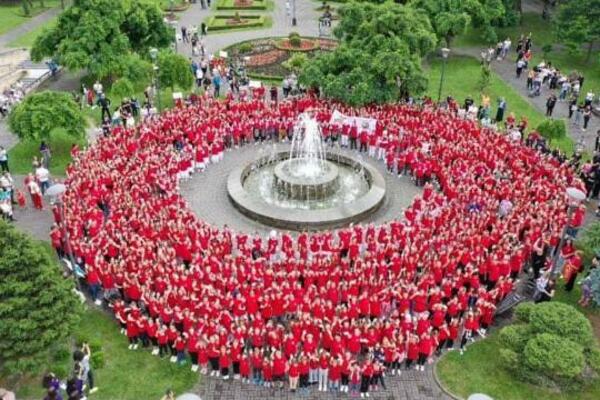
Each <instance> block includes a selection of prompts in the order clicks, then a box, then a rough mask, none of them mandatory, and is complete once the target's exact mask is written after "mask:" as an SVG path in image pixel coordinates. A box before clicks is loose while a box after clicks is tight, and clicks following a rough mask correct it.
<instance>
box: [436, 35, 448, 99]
mask: <svg viewBox="0 0 600 400" xmlns="http://www.w3.org/2000/svg"><path fill="white" fill-rule="evenodd" d="M441 52H442V74H441V75H440V88H439V89H438V103H439V102H440V101H441V100H442V87H443V85H444V74H445V73H446V61H447V60H448V56H449V55H450V49H449V48H447V47H444V48H442V49H441Z"/></svg>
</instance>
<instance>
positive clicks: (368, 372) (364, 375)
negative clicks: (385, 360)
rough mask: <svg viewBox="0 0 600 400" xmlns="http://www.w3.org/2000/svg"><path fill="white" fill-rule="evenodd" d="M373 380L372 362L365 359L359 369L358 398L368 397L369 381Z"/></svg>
mask: <svg viewBox="0 0 600 400" xmlns="http://www.w3.org/2000/svg"><path fill="white" fill-rule="evenodd" d="M372 378H373V361H372V360H370V359H367V361H365V363H364V364H363V367H362V369H361V380H360V397H369V389H370V388H371V379H372Z"/></svg>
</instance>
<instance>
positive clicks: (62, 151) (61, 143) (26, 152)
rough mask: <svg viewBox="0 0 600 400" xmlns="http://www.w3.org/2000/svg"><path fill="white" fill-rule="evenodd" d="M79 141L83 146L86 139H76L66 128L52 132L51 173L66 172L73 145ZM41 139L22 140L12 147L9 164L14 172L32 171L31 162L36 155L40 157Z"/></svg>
mask: <svg viewBox="0 0 600 400" xmlns="http://www.w3.org/2000/svg"><path fill="white" fill-rule="evenodd" d="M75 142H77V143H79V147H80V148H82V147H83V146H84V145H85V143H86V141H85V139H84V138H81V139H74V138H73V137H71V136H69V135H68V134H67V133H66V132H65V131H64V130H61V129H56V130H55V131H53V132H52V134H51V139H50V149H51V151H52V160H51V161H50V173H51V174H52V175H55V176H62V175H64V174H65V168H66V166H67V165H68V164H69V162H71V154H70V151H71V145H72V144H73V143H75ZM39 147H40V142H39V141H28V140H27V141H21V142H19V143H18V144H17V145H16V146H15V147H13V148H12V149H10V151H9V152H8V155H9V159H8V162H9V166H10V170H11V172H12V173H14V174H27V173H29V172H32V166H31V162H32V160H33V157H34V156H37V157H38V158H40V152H39Z"/></svg>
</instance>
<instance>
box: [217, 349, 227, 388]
mask: <svg viewBox="0 0 600 400" xmlns="http://www.w3.org/2000/svg"><path fill="white" fill-rule="evenodd" d="M219 370H220V371H221V377H222V378H223V380H225V381H226V380H227V379H229V355H228V354H227V348H226V347H225V346H221V353H220V355H219Z"/></svg>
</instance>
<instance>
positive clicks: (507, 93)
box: [425, 57, 573, 154]
mask: <svg viewBox="0 0 600 400" xmlns="http://www.w3.org/2000/svg"><path fill="white" fill-rule="evenodd" d="M441 64H442V62H441V60H440V59H434V60H431V62H430V63H429V64H428V65H426V66H425V70H426V74H427V77H428V79H429V87H428V89H427V92H426V94H427V95H428V96H431V97H432V98H433V99H434V100H437V97H438V89H439V82H440V74H441ZM480 74H481V66H480V63H479V61H478V60H476V59H474V58H472V57H450V58H449V59H448V64H447V65H446V72H445V78H444V86H443V88H442V99H444V98H445V97H446V96H450V95H451V96H452V97H454V98H455V99H456V100H457V101H458V102H459V103H460V104H462V103H463V101H464V99H465V98H466V97H467V96H472V98H473V99H474V100H475V101H476V102H480V101H481V95H480V92H479V89H478V87H477V82H478V80H479V76H480ZM488 93H489V96H490V99H491V104H492V115H496V104H497V100H498V99H499V98H500V97H504V98H505V99H506V102H507V105H508V107H507V111H506V114H505V117H506V116H507V115H508V114H509V113H510V112H514V113H515V116H516V118H517V120H518V119H519V118H520V117H521V116H525V117H527V119H528V120H529V126H530V127H536V126H538V125H539V124H540V123H541V122H542V121H543V120H544V115H543V114H542V113H541V112H539V111H538V110H537V109H536V108H535V106H533V105H532V104H531V103H529V101H527V99H526V98H524V97H523V96H521V94H519V93H518V92H517V91H516V90H515V89H514V88H512V87H511V86H510V85H509V84H507V83H506V82H504V81H503V80H502V78H500V77H499V76H498V75H497V74H496V73H494V72H492V77H491V82H490V87H489V89H488ZM553 144H554V145H556V146H558V147H559V148H561V149H562V150H564V151H567V152H568V153H569V154H570V153H571V151H572V150H573V142H572V140H571V139H570V138H565V139H563V140H561V141H557V142H556V143H553Z"/></svg>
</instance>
